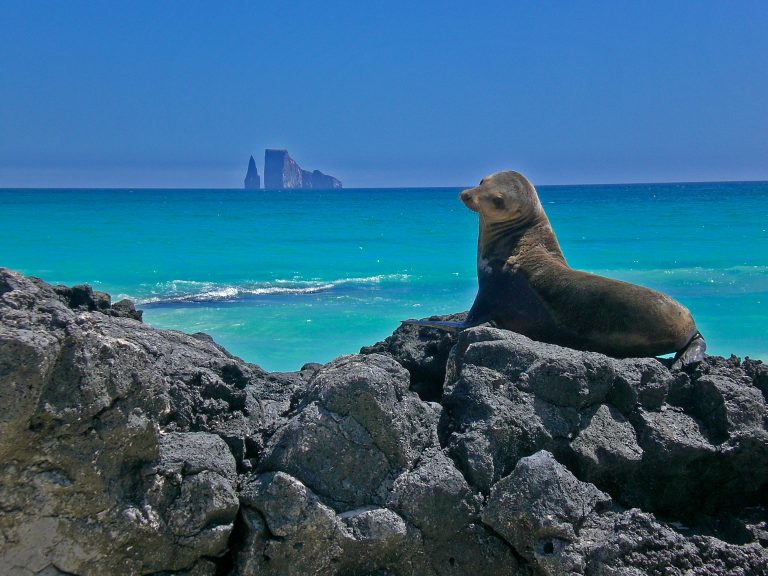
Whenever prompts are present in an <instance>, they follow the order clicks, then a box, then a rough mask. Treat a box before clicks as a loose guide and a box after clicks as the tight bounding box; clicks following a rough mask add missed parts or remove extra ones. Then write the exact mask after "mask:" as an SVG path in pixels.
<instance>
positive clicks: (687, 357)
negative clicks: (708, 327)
mask: <svg viewBox="0 0 768 576" xmlns="http://www.w3.org/2000/svg"><path fill="white" fill-rule="evenodd" d="M706 349H707V343H706V342H705V341H704V336H702V335H701V333H700V332H696V334H694V335H693V338H691V340H690V342H688V344H686V346H685V348H683V349H682V350H680V351H679V352H678V353H677V354H675V360H674V362H672V369H673V370H679V369H680V368H682V367H684V366H688V365H689V364H696V363H697V362H701V361H702V360H704V351H705V350H706Z"/></svg>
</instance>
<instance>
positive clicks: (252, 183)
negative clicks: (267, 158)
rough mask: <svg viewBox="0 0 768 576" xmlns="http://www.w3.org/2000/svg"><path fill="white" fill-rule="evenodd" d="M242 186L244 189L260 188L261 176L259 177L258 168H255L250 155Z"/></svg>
mask: <svg viewBox="0 0 768 576" xmlns="http://www.w3.org/2000/svg"><path fill="white" fill-rule="evenodd" d="M244 187H245V189H246V190H258V189H259V188H261V178H260V177H259V170H258V169H257V168H256V161H255V160H254V159H253V156H251V159H250V160H249V161H248V172H246V174H245V182H244Z"/></svg>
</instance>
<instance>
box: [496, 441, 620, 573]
mask: <svg viewBox="0 0 768 576" xmlns="http://www.w3.org/2000/svg"><path fill="white" fill-rule="evenodd" d="M610 503H611V498H610V496H608V495H607V494H604V493H603V492H601V491H600V490H598V489H597V488H595V486H594V485H593V484H588V483H586V482H581V481H579V480H578V479H577V478H576V477H575V476H574V475H573V474H571V472H570V471H569V470H568V469H567V468H565V466H563V465H562V464H560V463H559V462H557V460H555V457H554V456H552V454H550V453H549V452H546V451H541V452H537V453H536V454H534V455H533V456H528V457H526V458H521V459H520V461H519V462H518V463H517V466H515V469H514V470H513V471H512V473H511V474H510V475H509V476H507V477H505V478H503V479H502V480H501V481H499V482H497V483H496V485H495V486H494V487H493V489H492V490H491V495H490V498H489V499H488V504H487V506H486V507H485V509H484V510H483V516H482V517H483V522H485V523H486V524H488V525H489V526H490V527H492V528H493V529H494V530H495V531H496V532H497V533H498V534H500V535H501V536H502V537H503V538H504V539H505V540H507V541H508V542H509V543H510V544H511V545H512V546H513V547H514V548H515V550H517V552H518V553H519V554H521V555H522V556H523V557H525V558H526V559H527V560H529V561H530V562H532V563H535V564H538V565H539V567H540V568H543V569H544V571H545V572H546V573H549V574H568V573H569V572H582V571H583V569H584V565H583V559H582V558H581V557H580V556H579V555H578V554H575V553H573V552H570V551H569V550H568V548H569V547H570V546H571V545H572V543H573V542H575V541H577V539H578V532H579V529H580V527H581V525H582V523H583V522H584V521H585V520H586V518H587V516H589V515H590V514H592V512H593V511H595V510H596V509H600V508H607V507H608V505H609V504H610ZM555 558H556V559H557V561H556V562H555V561H554V560H555Z"/></svg>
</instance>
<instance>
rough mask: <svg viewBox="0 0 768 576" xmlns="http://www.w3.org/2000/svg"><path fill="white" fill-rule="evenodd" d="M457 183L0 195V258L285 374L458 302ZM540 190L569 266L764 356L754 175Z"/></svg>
mask: <svg viewBox="0 0 768 576" xmlns="http://www.w3.org/2000/svg"><path fill="white" fill-rule="evenodd" d="M460 191H461V188H414V189H344V190H333V191H312V190H285V191H247V192H246V191H243V190H180V189H172V190H146V189H137V190H118V189H109V190H95V189H87V190H65V189H6V190H1V189H0V266H5V267H8V268H12V269H14V270H17V271H19V272H22V273H24V274H29V275H34V276H39V277H41V278H43V279H44V280H46V281H47V282H50V283H53V284H56V283H63V284H68V285H72V284H82V283H87V284H91V285H92V286H93V287H94V289H96V290H103V291H106V292H109V293H111V294H112V297H113V301H116V300H118V299H121V298H130V299H132V300H134V301H135V302H136V303H137V305H138V307H139V308H142V309H143V310H144V320H145V322H146V323H147V324H150V325H152V326H155V327H158V328H169V329H174V330H181V331H184V332H190V333H191V332H206V333H208V334H210V335H211V336H213V338H214V339H215V340H216V341H217V342H218V343H220V344H222V345H224V346H225V347H226V348H227V349H228V350H229V351H230V352H232V353H233V354H235V355H237V356H240V357H241V358H243V359H245V360H247V361H249V362H254V363H256V364H259V365H260V366H262V367H263V368H265V369H267V370H281V371H282V370H296V369H298V368H300V367H301V365H302V364H304V363H306V362H327V361H329V360H331V359H333V358H335V357H336V356H338V355H341V354H348V353H354V352H357V351H358V350H359V349H360V347H361V346H365V345H369V344H373V343H374V342H376V341H378V340H381V339H383V338H385V337H386V336H388V335H389V334H390V333H391V332H392V331H393V330H394V329H395V328H396V327H397V326H398V324H399V321H400V320H402V319H406V318H419V317H425V316H429V315H433V314H446V313H450V312H459V311H463V310H467V309H468V308H469V306H470V305H471V304H472V300H473V299H474V295H475V291H476V281H477V280H476V271H475V251H476V243H477V216H476V214H474V213H472V212H470V211H469V210H467V209H466V208H465V207H464V206H463V205H462V204H461V202H459V200H458V198H457V195H458V193H459V192H460ZM538 191H539V196H540V198H541V201H542V203H543V205H544V208H545V210H546V212H547V214H548V216H549V218H550V221H551V223H552V226H553V228H554V230H555V233H556V234H557V237H558V239H559V241H560V245H561V247H562V249H563V252H564V254H565V257H566V259H567V261H568V263H569V264H570V265H571V266H572V267H573V268H577V269H581V270H586V271H589V272H594V273H597V274H602V275H605V276H610V277H612V278H617V279H620V280H625V281H629V282H634V283H637V284H642V285H644V286H648V287H650V288H654V289H657V290H661V291H663V292H665V293H667V294H669V295H671V296H673V297H674V298H676V299H678V300H679V301H680V302H682V303H683V304H685V305H686V306H687V307H688V308H689V309H690V310H691V311H692V312H693V315H694V317H695V319H696V322H697V325H698V327H699V329H700V331H701V332H702V333H703V334H704V336H705V337H706V340H707V343H708V353H712V354H720V355H725V356H727V355H729V354H731V353H734V354H736V355H738V356H741V357H744V356H750V357H752V358H760V359H763V360H768V182H739V183H705V184H702V183H695V184H637V185H599V186H586V185H585V186H541V187H539V188H538Z"/></svg>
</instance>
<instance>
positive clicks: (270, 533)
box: [0, 269, 768, 576]
mask: <svg viewBox="0 0 768 576" xmlns="http://www.w3.org/2000/svg"><path fill="white" fill-rule="evenodd" d="M766 395H768V366H766V365H765V364H763V363H761V362H759V361H752V360H749V359H745V360H744V361H741V360H739V359H738V358H736V357H734V356H732V357H731V358H727V359H726V358H721V357H712V356H708V357H706V359H705V360H704V362H702V363H701V364H699V365H698V366H697V367H695V368H693V369H690V370H689V371H670V370H669V369H668V367H667V363H665V362H661V361H659V360H656V359H648V358H645V359H624V360H616V359H613V358H609V357H607V356H603V355H601V354H596V353H590V352H578V351H575V350H570V349H567V348H562V347H559V346H554V345H549V344H542V343H540V342H535V341H532V340H530V339H528V338H526V337H524V336H521V335H518V334H515V333H512V332H508V331H504V330H498V329H494V328H491V327H487V326H481V327H476V328H472V329H470V330H465V331H463V332H462V333H460V334H459V335H458V336H453V335H450V334H446V333H442V332H439V331H436V330H434V329H428V328H419V327H417V326H402V327H400V328H398V329H397V330H396V331H395V332H394V334H393V335H392V336H391V337H389V338H387V339H386V340H385V341H384V342H380V343H378V344H375V345H373V346H370V347H366V348H364V349H363V350H362V351H361V354H353V355H349V356H342V357H340V358H337V359H336V360H333V361H332V362H329V363H328V364H325V365H319V364H309V365H306V366H305V367H304V368H303V369H302V370H300V371H298V372H293V373H267V372H265V371H264V370H262V369H261V368H259V367H258V366H255V365H253V364H248V363H246V362H243V361H242V360H240V359H238V358H236V357H234V356H232V355H231V354H229V353H228V352H227V351H226V350H225V349H224V348H222V347H221V346H218V345H217V344H216V343H215V342H214V341H213V340H212V339H211V338H210V337H209V336H206V335H205V334H192V335H187V334H182V333H180V332H175V331H164V330H156V329H153V328H151V327H149V326H147V325H145V324H142V323H141V319H140V316H139V314H138V312H137V311H136V310H135V309H134V308H133V306H131V305H130V304H129V303H125V302H119V303H117V304H114V305H113V304H111V301H110V298H109V296H108V295H106V294H103V293H100V292H94V291H92V290H90V289H89V288H87V287H84V286H78V287H73V288H66V287H52V286H50V285H48V284H45V283H44V282H42V281H40V280H37V279H34V278H28V277H24V276H21V275H19V274H17V273H14V272H11V271H9V270H5V269H0V511H2V513H0V567H2V574H4V575H5V574H9V575H24V576H27V575H46V576H47V575H61V574H69V575H73V574H74V575H103V574H121V575H132V574H136V575H138V574H155V575H158V576H159V575H170V574H178V575H182V574H183V575H188V576H191V575H195V576H201V575H211V576H213V575H222V574H232V575H243V576H244V575H247V574H274V575H281V574H286V575H303V574H321V575H325V574H328V575H358V574H359V575H364V574H368V575H373V574H376V575H385V574H387V575H389V574H392V575H394V574H398V575H400V574H402V575H405V574H408V575H422V574H425V575H443V574H444V575H484V574H494V575H496V574H502V575H503V574H508V575H520V576H522V575H532V574H547V575H566V574H567V575H572V574H585V575H595V576H598V575H600V576H608V575H632V576H640V575H644V574H652V575H683V574H685V575H701V576H704V575H737V574H739V575H752V574H754V575H757V574H766V573H768V550H767V549H766V547H768V523H767V521H768V516H767V515H766V504H768V502H766V500H768V431H767V430H766V417H768V410H767V407H766Z"/></svg>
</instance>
